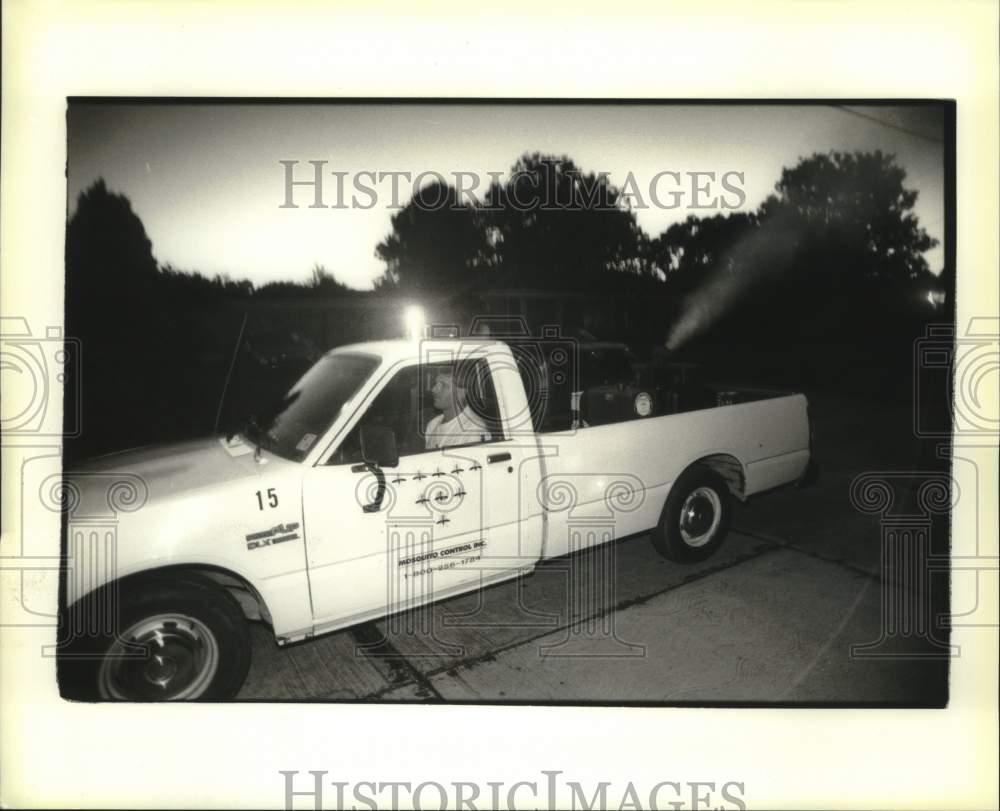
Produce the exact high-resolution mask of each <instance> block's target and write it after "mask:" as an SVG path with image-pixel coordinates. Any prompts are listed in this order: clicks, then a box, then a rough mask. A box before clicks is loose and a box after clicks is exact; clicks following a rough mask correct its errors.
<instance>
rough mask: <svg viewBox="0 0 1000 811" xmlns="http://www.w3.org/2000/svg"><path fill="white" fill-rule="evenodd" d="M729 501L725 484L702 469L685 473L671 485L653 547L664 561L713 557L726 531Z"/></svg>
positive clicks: (683, 561)
mask: <svg viewBox="0 0 1000 811" xmlns="http://www.w3.org/2000/svg"><path fill="white" fill-rule="evenodd" d="M731 505H732V497H731V496H730V493H729V488H728V487H727V486H726V483H725V481H724V480H723V479H722V477H721V476H719V474H717V473H716V472H715V471H713V470H711V469H709V468H707V467H704V466H702V465H694V466H692V467H690V468H688V469H687V470H685V471H684V472H683V473H682V474H681V475H680V476H679V477H678V478H677V481H675V482H674V484H673V487H671V488H670V493H669V495H668V496H667V503H666V504H665V505H664V506H663V512H662V513H661V514H660V523H659V524H658V525H657V526H656V528H655V529H654V530H653V532H652V538H653V546H654V547H655V548H656V551H657V552H659V553H660V554H661V555H663V557H665V558H666V559H667V560H671V561H673V562H675V563H696V562H698V561H700V560H706V559H707V558H710V557H711V556H712V555H714V554H715V553H716V552H717V551H718V549H719V547H720V546H722V542H723V541H724V540H725V537H726V532H727V531H728V530H729V518H730V512H731Z"/></svg>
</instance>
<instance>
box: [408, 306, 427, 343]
mask: <svg viewBox="0 0 1000 811" xmlns="http://www.w3.org/2000/svg"><path fill="white" fill-rule="evenodd" d="M403 322H404V323H405V324H406V337H407V338H409V339H410V340H411V341H419V340H420V339H421V338H422V337H423V335H424V326H425V324H426V323H427V319H426V318H425V317H424V311H423V310H422V309H420V308H419V307H417V306H416V305H414V304H411V305H410V306H409V307H407V308H406V311H405V313H404V314H403Z"/></svg>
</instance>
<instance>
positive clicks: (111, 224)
mask: <svg viewBox="0 0 1000 811" xmlns="http://www.w3.org/2000/svg"><path fill="white" fill-rule="evenodd" d="M156 274H157V264H156V259H155V258H154V257H153V246H152V243H151V242H150V240H149V237H147V236H146V229H145V228H144V227H143V225H142V220H140V219H139V217H138V216H136V214H135V213H134V212H133V211H132V205H131V203H130V202H129V200H128V198H127V197H125V196H123V195H121V194H115V193H114V192H112V191H109V190H108V188H107V186H106V185H105V183H104V180H103V179H101V180H98V181H97V182H95V183H94V184H93V185H92V186H91V187H90V188H88V189H87V190H86V191H84V192H82V193H81V194H80V196H79V197H78V198H77V205H76V212H75V213H74V214H73V217H72V219H70V221H69V224H68V226H67V229H66V298H67V303H68V306H67V327H68V329H69V330H70V332H71V333H73V334H76V335H80V334H81V333H84V332H85V333H92V332H93V331H94V330H103V329H105V328H111V327H113V324H114V322H115V321H117V320H119V319H123V318H125V319H127V318H129V317H130V314H131V312H132V309H131V306H132V305H133V304H134V301H135V300H136V298H137V297H139V291H141V290H142V288H143V287H145V286H147V285H149V284H151V283H153V282H154V281H155V279H156ZM109 316H111V318H110V320H109Z"/></svg>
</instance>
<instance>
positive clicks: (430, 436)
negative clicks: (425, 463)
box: [424, 366, 491, 450]
mask: <svg viewBox="0 0 1000 811" xmlns="http://www.w3.org/2000/svg"><path fill="white" fill-rule="evenodd" d="M459 371H460V372H461V373H460V374H457V375H456V370H455V368H454V367H453V366H443V367H441V368H440V369H437V370H435V373H434V385H433V386H431V397H432V398H433V400H434V408H436V409H437V410H438V411H440V412H441V413H440V414H438V415H437V416H436V417H434V418H433V419H432V420H431V421H430V422H429V423H427V428H426V429H425V431H424V434H425V437H426V447H427V450H435V449H437V448H446V447H450V446H452V445H470V444H473V443H476V442H489V441H490V439H491V437H490V432H489V430H488V429H487V427H486V423H485V422H483V420H482V419H481V418H480V417H479V416H478V415H477V414H476V413H475V412H474V411H473V410H472V408H471V407H470V406H469V403H468V399H469V398H468V390H467V383H468V382H469V381H468V378H469V377H470V376H471V374H472V373H473V370H472V369H471V368H470V369H467V370H466V369H462V370H459Z"/></svg>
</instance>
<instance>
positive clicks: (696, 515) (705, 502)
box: [680, 487, 722, 546]
mask: <svg viewBox="0 0 1000 811" xmlns="http://www.w3.org/2000/svg"><path fill="white" fill-rule="evenodd" d="M721 521H722V500H721V499H720V498H719V494H718V493H716V492H715V490H713V489H712V488H711V487H698V488H696V489H695V490H693V491H692V492H691V494H690V495H689V496H688V497H687V498H686V499H685V500H684V504H683V505H682V506H681V517H680V530H681V538H683V539H684V543H686V544H687V545H688V546H704V545H705V544H706V543H708V542H709V541H710V540H711V539H712V536H713V535H715V531H716V530H717V529H718V528H719V524H720V523H721Z"/></svg>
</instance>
